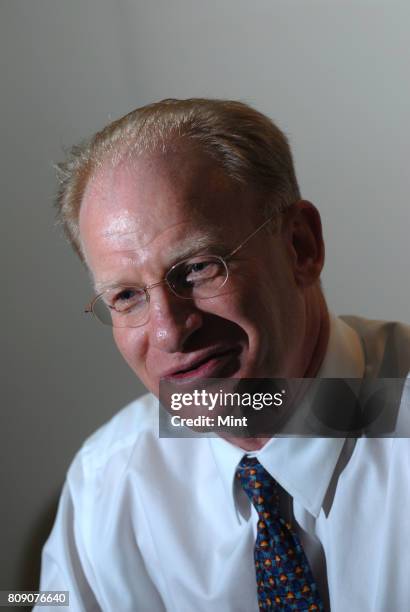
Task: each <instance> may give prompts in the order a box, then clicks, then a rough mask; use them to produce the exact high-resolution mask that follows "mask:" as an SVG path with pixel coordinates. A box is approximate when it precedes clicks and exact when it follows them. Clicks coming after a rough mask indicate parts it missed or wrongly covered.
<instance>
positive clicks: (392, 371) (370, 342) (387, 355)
mask: <svg viewBox="0 0 410 612" xmlns="http://www.w3.org/2000/svg"><path fill="white" fill-rule="evenodd" d="M340 318H341V319H342V320H343V321H344V322H345V323H346V324H347V325H348V326H349V327H351V328H353V329H354V330H355V331H356V332H357V334H358V335H359V337H360V339H361V341H362V344H363V347H364V350H365V354H366V355H365V358H366V366H367V369H368V371H369V370H371V371H372V373H373V375H375V376H377V377H379V378H383V377H384V378H389V377H390V378H395V377H406V376H407V374H408V373H409V371H410V325H407V324H405V323H401V322H399V321H379V320H375V319H365V318H363V317H358V316H352V315H343V316H341V317H340Z"/></svg>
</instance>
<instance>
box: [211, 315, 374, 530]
mask: <svg viewBox="0 0 410 612" xmlns="http://www.w3.org/2000/svg"><path fill="white" fill-rule="evenodd" d="M364 369H365V361H364V353H363V349H362V345H361V342H360V339H359V336H358V335H357V333H356V332H355V331H354V330H353V329H352V328H351V327H349V326H348V325H347V324H346V323H344V322H343V321H342V320H341V319H339V318H337V317H335V316H333V315H330V335H329V342H328V346H327V350H326V354H325V357H324V360H323V362H322V365H321V368H320V370H319V372H318V375H317V377H318V378H362V377H363V374H364ZM209 442H210V445H211V449H212V452H213V455H214V458H215V462H216V465H217V468H218V470H219V473H220V475H221V478H222V481H223V483H224V486H225V489H226V492H227V495H228V497H229V498H230V499H231V500H232V503H233V505H234V506H235V511H236V514H237V517H238V520H240V517H241V514H242V508H241V504H240V501H239V498H238V495H237V487H236V486H235V479H234V477H235V471H236V468H237V466H238V463H239V462H240V460H241V458H242V457H243V455H244V454H245V451H244V450H243V449H241V448H239V447H238V446H235V445H233V444H231V443H230V442H227V441H226V440H223V439H222V438H219V437H215V438H209ZM344 442H345V438H302V437H300V438H299V437H295V438H272V439H271V440H269V442H268V443H267V444H265V446H264V447H263V448H261V449H260V450H259V451H257V452H254V453H247V454H248V455H250V456H254V457H256V458H257V459H258V461H259V462H260V463H261V464H262V465H263V467H264V468H265V469H266V470H267V471H268V472H269V473H270V474H271V475H272V476H273V477H274V478H275V479H276V480H277V481H278V482H279V484H280V485H281V486H282V487H283V488H284V489H285V490H286V491H287V492H288V493H289V494H290V495H291V496H292V497H293V498H294V500H295V501H297V502H298V503H299V504H300V505H302V506H303V507H304V508H306V510H308V511H309V512H310V513H311V514H312V515H313V516H316V517H317V516H318V515H319V513H320V509H321V507H322V503H323V499H324V497H325V495H326V491H327V489H328V487H329V484H330V480H331V478H332V475H333V472H334V469H335V466H336V464H337V461H338V459H339V456H340V453H341V450H342V448H343V445H344Z"/></svg>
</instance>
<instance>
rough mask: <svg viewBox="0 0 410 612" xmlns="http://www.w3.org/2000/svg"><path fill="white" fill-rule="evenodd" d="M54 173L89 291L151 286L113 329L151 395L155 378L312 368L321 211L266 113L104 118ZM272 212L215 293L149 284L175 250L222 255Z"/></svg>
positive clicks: (197, 110)
mask: <svg viewBox="0 0 410 612" xmlns="http://www.w3.org/2000/svg"><path fill="white" fill-rule="evenodd" d="M62 171H63V172H64V176H63V182H62V185H61V190H60V194H59V206H60V211H61V212H60V214H61V215H62V217H63V219H64V222H65V224H66V229H67V232H68V234H69V236H70V238H71V240H72V242H73V244H74V246H75V248H76V250H77V251H78V252H79V253H80V254H81V256H82V257H83V259H84V260H85V262H86V264H87V266H88V267H89V269H90V271H91V273H92V276H93V279H94V283H95V286H96V290H97V291H101V292H104V296H106V295H109V296H110V299H112V296H113V295H115V296H116V299H117V297H118V293H117V294H116V292H121V294H120V298H121V299H124V296H125V299H128V297H129V295H130V293H129V291H130V289H131V288H134V287H142V288H143V287H146V286H149V285H156V286H155V287H153V288H152V289H150V290H149V295H150V303H149V315H148V317H147V320H146V321H144V324H142V325H139V326H138V327H115V328H114V338H115V341H116V343H117V346H118V348H119V350H120V351H121V353H122V355H123V356H124V358H125V359H126V361H127V362H128V363H129V365H130V366H131V368H132V369H133V370H134V371H135V372H136V374H137V375H138V376H139V377H140V379H141V380H142V381H143V382H144V384H145V385H146V386H147V388H148V389H150V390H151V391H153V392H154V393H156V394H157V393H158V385H159V380H160V378H163V377H165V378H168V379H171V380H172V381H174V382H178V383H179V384H181V385H183V384H184V382H186V381H189V382H190V383H192V380H193V379H194V378H195V377H196V376H198V377H201V378H204V377H208V376H212V377H218V376H235V377H239V378H242V377H244V378H256V377H273V376H278V377H291V376H293V377H302V376H304V375H308V373H310V372H311V371H312V368H313V369H314V366H315V358H316V352H317V347H318V343H319V341H320V329H321V324H322V320H323V313H324V310H325V306H324V301H323V298H322V295H321V291H320V286H319V282H318V278H319V274H320V271H321V268H322V265H323V256H324V254H323V242H322V236H321V227H320V219H319V216H318V213H317V211H316V209H315V208H314V207H313V206H312V205H310V204H309V203H307V202H303V201H301V200H300V196H299V190H298V186H297V183H296V178H295V173H294V170H293V164H292V158H291V154H290V150H289V147H288V144H287V141H286V139H285V137H284V136H283V134H282V133H281V132H280V130H279V129H278V128H277V127H276V126H274V125H273V124H272V122H270V120H269V119H267V118H266V117H264V116H263V115H261V114H260V113H257V112H256V111H254V110H252V109H250V108H249V107H247V106H245V105H243V104H240V103H237V102H223V101H212V100H185V101H175V100H169V101H164V102H161V103H159V104H156V105H155V104H154V105H150V106H149V107H144V108H143V109H139V110H137V111H134V112H133V113H131V114H130V115H128V116H127V117H125V118H123V119H120V120H119V121H117V122H115V123H114V124H112V125H111V126H108V127H107V128H105V130H103V131H102V132H101V133H99V134H97V135H96V136H95V137H94V138H93V139H92V141H91V142H90V143H89V144H88V145H85V146H84V147H83V149H82V152H81V151H80V150H78V149H76V150H74V152H73V155H72V156H71V158H70V159H69V160H68V162H67V163H66V164H65V165H64V166H63V167H62ZM275 211H276V214H275V215H274V216H273V219H272V222H271V223H269V224H267V225H266V226H265V227H264V228H262V229H261V230H260V231H259V232H258V234H257V235H255V236H254V237H253V238H251V239H250V240H249V242H247V243H246V244H244V246H243V247H242V248H241V249H239V250H238V251H237V253H236V254H234V255H233V257H232V258H228V260H227V268H228V269H229V278H228V280H227V281H226V283H225V284H224V285H223V287H222V290H221V291H220V292H218V294H217V295H212V296H211V297H207V298H199V299H183V298H181V297H178V296H177V295H175V294H174V293H173V292H172V290H171V289H170V287H168V286H167V285H166V284H164V283H163V284H157V283H159V281H161V280H162V279H163V278H164V277H165V276H166V275H167V272H168V270H169V269H171V268H172V267H173V266H174V265H175V264H177V263H178V262H179V261H180V260H185V259H186V258H190V261H192V257H196V256H198V255H201V256H203V255H212V256H216V257H220V258H222V259H223V258H225V256H226V255H228V254H229V253H231V252H232V251H234V250H235V249H236V247H237V246H238V245H240V244H241V243H242V242H243V241H244V240H245V239H246V238H247V236H248V235H250V234H251V233H252V232H253V231H254V230H255V229H257V228H258V227H259V226H261V224H263V223H264V221H265V220H266V219H267V218H268V217H270V216H272V214H273V213H274V212H275ZM195 261H196V260H195ZM195 271H196V268H195ZM108 289H109V291H107V290H108ZM124 291H125V293H124ZM110 305H111V304H108V306H110ZM316 359H317V358H316ZM312 364H313V365H312ZM316 366H317V364H316Z"/></svg>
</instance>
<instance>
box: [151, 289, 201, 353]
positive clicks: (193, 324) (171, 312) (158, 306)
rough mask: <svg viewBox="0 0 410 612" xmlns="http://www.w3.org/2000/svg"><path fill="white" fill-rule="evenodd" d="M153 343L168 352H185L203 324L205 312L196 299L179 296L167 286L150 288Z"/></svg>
mask: <svg viewBox="0 0 410 612" xmlns="http://www.w3.org/2000/svg"><path fill="white" fill-rule="evenodd" d="M149 308H150V316H149V322H148V326H149V337H150V343H151V344H152V346H154V347H155V348H158V349H160V350H162V351H165V352H167V353H176V352H181V351H182V350H183V349H184V347H185V345H186V343H187V341H188V339H189V338H190V336H191V335H192V334H194V333H195V332H196V330H197V329H199V328H200V327H201V326H202V321H203V318H202V314H201V312H200V311H199V310H198V309H197V307H196V305H195V302H194V301H193V300H186V299H183V298H180V297H177V296H176V295H174V294H173V293H172V291H171V290H170V289H169V288H168V287H167V286H166V285H160V286H156V287H155V288H153V289H151V291H150V305H149Z"/></svg>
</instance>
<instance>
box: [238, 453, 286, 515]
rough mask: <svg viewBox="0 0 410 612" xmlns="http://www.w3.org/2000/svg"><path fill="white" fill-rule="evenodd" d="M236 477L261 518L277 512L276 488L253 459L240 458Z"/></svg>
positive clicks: (273, 482)
mask: <svg viewBox="0 0 410 612" xmlns="http://www.w3.org/2000/svg"><path fill="white" fill-rule="evenodd" d="M236 477H237V479H238V480H239V482H240V484H241V486H242V488H243V490H244V491H245V493H246V495H247V496H248V497H249V499H250V500H251V502H252V504H253V505H254V506H255V508H256V510H257V512H258V513H259V514H262V516H263V518H268V517H267V516H265V515H266V514H268V515H269V513H271V512H272V511H273V512H274V513H276V512H278V504H279V499H278V488H277V483H276V480H275V479H274V478H272V476H271V475H270V474H269V473H268V472H267V471H266V470H265V468H264V467H263V466H262V465H261V464H260V463H259V461H258V460H257V459H255V457H247V456H246V455H245V456H244V457H243V458H242V460H241V462H240V463H239V465H238V467H237V468H236Z"/></svg>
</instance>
